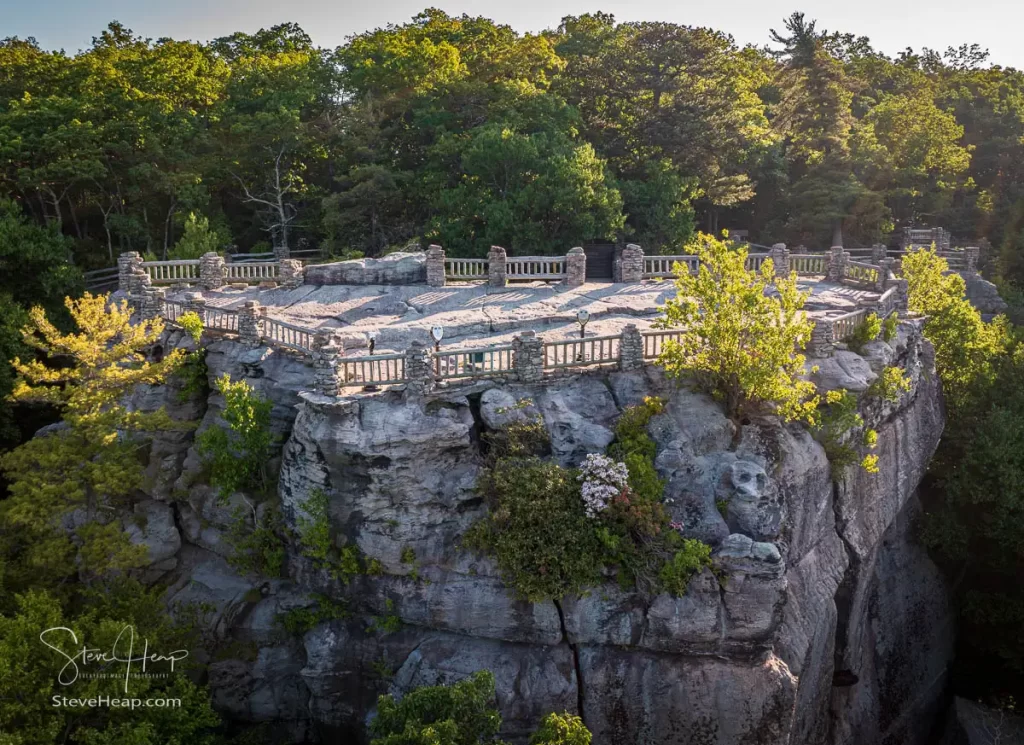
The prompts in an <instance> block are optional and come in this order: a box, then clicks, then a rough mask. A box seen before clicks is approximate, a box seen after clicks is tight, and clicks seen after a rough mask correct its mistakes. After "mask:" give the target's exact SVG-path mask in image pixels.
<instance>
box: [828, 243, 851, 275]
mask: <svg viewBox="0 0 1024 745" xmlns="http://www.w3.org/2000/svg"><path fill="white" fill-rule="evenodd" d="M847 256H848V254H847V253H846V251H844V250H843V247H842V246H832V250H831V251H830V252H829V255H828V270H827V273H826V275H825V279H826V280H828V281H829V282H838V281H839V280H841V279H842V278H843V277H844V276H845V275H846V257H847Z"/></svg>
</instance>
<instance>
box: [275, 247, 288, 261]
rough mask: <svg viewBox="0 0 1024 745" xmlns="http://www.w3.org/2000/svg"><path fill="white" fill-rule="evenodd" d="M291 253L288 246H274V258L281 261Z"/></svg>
mask: <svg viewBox="0 0 1024 745" xmlns="http://www.w3.org/2000/svg"><path fill="white" fill-rule="evenodd" d="M291 255H292V251H291V249H290V248H288V246H274V260H275V261H282V260H284V259H287V258H288V257H289V256H291Z"/></svg>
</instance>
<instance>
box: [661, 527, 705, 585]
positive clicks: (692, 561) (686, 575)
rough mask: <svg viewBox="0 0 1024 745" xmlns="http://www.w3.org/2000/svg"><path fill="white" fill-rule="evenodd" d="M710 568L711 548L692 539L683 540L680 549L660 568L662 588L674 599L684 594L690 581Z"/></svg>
mask: <svg viewBox="0 0 1024 745" xmlns="http://www.w3.org/2000/svg"><path fill="white" fill-rule="evenodd" d="M706 566H711V546H709V545H708V544H706V543H702V542H701V541H697V540H694V539H693V538H684V539H683V541H682V547H681V548H680V549H679V550H678V551H676V552H675V554H674V555H673V556H672V558H671V559H670V560H669V561H666V562H665V564H664V565H663V566H662V567H661V574H660V576H659V578H660V579H661V584H662V587H664V588H665V590H667V591H668V592H670V593H672V594H673V595H675V596H676V597H682V596H683V595H685V594H686V588H687V586H688V585H689V583H690V579H692V578H693V576H694V575H695V574H697V573H698V572H700V571H701V570H702V569H703V568H704V567H706Z"/></svg>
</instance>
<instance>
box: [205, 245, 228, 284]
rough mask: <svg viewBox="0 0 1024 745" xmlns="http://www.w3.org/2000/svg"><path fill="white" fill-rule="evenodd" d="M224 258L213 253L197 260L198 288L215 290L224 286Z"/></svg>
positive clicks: (207, 253)
mask: <svg viewBox="0 0 1024 745" xmlns="http://www.w3.org/2000/svg"><path fill="white" fill-rule="evenodd" d="M225 263H226V262H225V261H224V257H223V256H221V255H220V254H219V253H217V252H215V251H208V252H206V253H204V254H203V255H202V256H201V257H200V259H199V286H200V287H202V288H203V289H204V290H216V289H218V288H220V287H223V286H224V264H225Z"/></svg>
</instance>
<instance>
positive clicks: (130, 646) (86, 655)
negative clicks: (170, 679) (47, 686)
mask: <svg viewBox="0 0 1024 745" xmlns="http://www.w3.org/2000/svg"><path fill="white" fill-rule="evenodd" d="M69 637H70V639H71V643H72V644H73V645H74V646H75V649H74V653H73V654H68V653H67V652H65V651H64V650H63V649H62V648H61V647H59V646H57V645H56V644H55V643H51V640H53V641H54V642H56V641H58V640H60V639H67V638H69ZM39 641H41V642H42V643H43V644H45V645H46V646H47V647H49V648H50V649H52V650H53V651H54V652H56V653H57V654H59V655H60V656H61V657H63V658H64V659H65V660H67V662H66V663H65V665H64V667H62V668H61V669H60V673H58V675H57V682H58V683H60V684H61V685H71V684H72V683H74V682H75V681H76V680H78V675H79V666H81V667H83V668H84V667H87V666H88V665H90V664H100V665H107V664H110V663H112V662H123V663H124V665H125V668H124V692H125V693H127V692H128V678H129V677H131V672H132V663H142V669H141V671H139V672H142V673H145V672H146V664H147V663H155V662H169V663H170V664H171V672H172V673H173V672H174V663H176V662H178V661H179V660H183V659H185V658H186V657H188V651H187V650H184V649H176V650H175V651H173V652H171V653H170V654H157V653H156V652H153V653H150V651H149V640H148V639H145V638H143V640H142V642H143V644H142V654H139V655H136V654H135V651H136V650H135V627H134V626H130V625H129V626H125V627H124V628H123V629H121V633H120V634H118V635H117V638H116V639H115V640H114V643H113V644H112V645H111V646H110V649H109V651H106V652H104V651H103V650H101V649H99V648H98V647H89V646H86V645H85V643H84V641H83V643H82V645H81V647H79V646H78V644H79V642H78V636H76V635H75V632H74V631H72V630H71V629H69V628H68V627H66V626H54V627H53V628H50V629H46V630H45V631H43V632H42V633H40V634H39Z"/></svg>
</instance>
